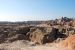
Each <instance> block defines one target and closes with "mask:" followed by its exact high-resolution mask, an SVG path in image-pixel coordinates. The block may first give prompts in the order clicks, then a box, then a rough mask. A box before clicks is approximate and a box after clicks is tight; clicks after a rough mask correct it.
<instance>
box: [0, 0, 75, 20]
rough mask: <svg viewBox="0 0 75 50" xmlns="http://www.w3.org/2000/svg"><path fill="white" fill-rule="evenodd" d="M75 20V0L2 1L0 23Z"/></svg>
mask: <svg viewBox="0 0 75 50" xmlns="http://www.w3.org/2000/svg"><path fill="white" fill-rule="evenodd" d="M62 16H67V17H74V18H75V0H0V21H28V20H49V19H55V18H61V17H62Z"/></svg>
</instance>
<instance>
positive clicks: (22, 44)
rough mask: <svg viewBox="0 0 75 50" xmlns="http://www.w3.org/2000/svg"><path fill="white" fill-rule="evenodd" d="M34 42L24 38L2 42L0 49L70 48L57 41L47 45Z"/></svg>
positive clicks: (41, 49) (52, 49)
mask: <svg viewBox="0 0 75 50" xmlns="http://www.w3.org/2000/svg"><path fill="white" fill-rule="evenodd" d="M33 44H34V43H33V42H28V41H24V40H20V41H15V42H13V43H3V44H0V50H68V49H67V48H61V47H59V46H58V45H57V44H56V43H49V44H45V45H36V46H35V45H33Z"/></svg>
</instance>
